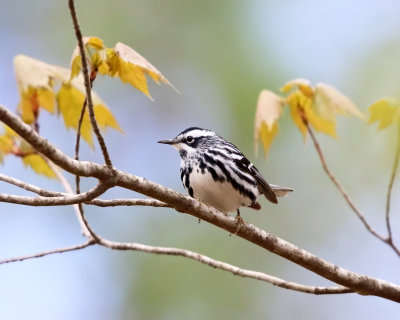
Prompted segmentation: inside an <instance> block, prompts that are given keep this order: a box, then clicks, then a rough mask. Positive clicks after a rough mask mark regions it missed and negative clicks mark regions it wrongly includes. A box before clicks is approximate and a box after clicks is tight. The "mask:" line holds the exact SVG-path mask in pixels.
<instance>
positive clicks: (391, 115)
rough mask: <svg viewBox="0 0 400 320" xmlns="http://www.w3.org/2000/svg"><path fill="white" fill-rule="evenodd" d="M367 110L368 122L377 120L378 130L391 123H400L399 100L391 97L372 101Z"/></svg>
mask: <svg viewBox="0 0 400 320" xmlns="http://www.w3.org/2000/svg"><path fill="white" fill-rule="evenodd" d="M368 111H369V113H370V117H369V120H368V123H369V124H370V123H373V122H378V123H379V124H378V130H382V129H385V128H386V127H388V126H390V125H391V124H392V123H400V102H399V101H397V100H395V99H393V98H385V99H381V100H379V101H377V102H375V103H373V104H372V105H371V106H370V107H369V108H368Z"/></svg>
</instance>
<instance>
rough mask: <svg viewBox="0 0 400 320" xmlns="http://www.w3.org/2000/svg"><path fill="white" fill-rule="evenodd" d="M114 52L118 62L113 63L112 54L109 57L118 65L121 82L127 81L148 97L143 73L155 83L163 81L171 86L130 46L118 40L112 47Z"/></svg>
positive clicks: (113, 57)
mask: <svg viewBox="0 0 400 320" xmlns="http://www.w3.org/2000/svg"><path fill="white" fill-rule="evenodd" d="M114 52H115V54H116V56H117V57H118V58H119V59H118V60H119V61H118V62H119V63H117V64H115V56H113V55H112V58H111V59H114V61H113V62H112V64H113V65H114V66H115V65H117V66H118V67H119V68H118V73H119V76H120V78H121V80H122V81H123V82H128V83H129V84H131V85H132V86H134V87H135V88H137V89H138V90H140V91H142V92H143V93H144V94H146V95H147V96H148V97H150V94H149V92H148V88H147V81H146V77H145V76H144V75H145V74H146V75H148V76H149V77H150V78H151V79H153V81H155V82H156V83H160V82H163V83H165V84H168V85H169V86H171V87H173V86H172V84H171V83H170V82H169V81H168V80H167V79H166V78H165V77H164V76H163V75H162V74H161V72H160V71H158V70H157V69H156V68H155V67H154V66H153V65H152V64H151V63H150V62H148V61H147V60H146V59H145V58H144V57H143V56H141V55H140V54H139V53H138V52H136V51H135V50H133V49H132V48H131V47H128V46H127V45H126V44H123V43H121V42H118V43H117V44H116V45H115V47H114ZM110 69H111V68H110ZM150 98H151V97H150Z"/></svg>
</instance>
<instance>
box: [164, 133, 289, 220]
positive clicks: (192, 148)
mask: <svg viewBox="0 0 400 320" xmlns="http://www.w3.org/2000/svg"><path fill="white" fill-rule="evenodd" d="M158 142H159V143H165V144H170V145H172V146H173V147H174V148H175V149H177V150H178V151H179V155H180V156H181V179H182V183H183V186H184V187H185V189H186V190H187V191H188V192H189V195H190V196H192V197H193V198H195V199H199V200H201V201H203V202H205V203H207V204H209V205H211V206H213V207H215V208H217V209H218V210H220V211H222V212H226V213H228V212H234V211H237V214H238V216H240V212H239V207H241V206H246V207H251V208H253V209H256V210H259V209H261V205H260V203H259V202H257V198H258V196H259V195H261V194H264V196H265V197H266V198H267V199H268V200H269V201H271V202H273V203H278V199H277V196H278V197H282V196H285V195H286V194H287V193H288V192H290V191H293V190H292V189H290V188H285V187H279V186H276V185H272V184H269V183H268V182H267V181H266V180H265V179H264V177H263V176H262V175H261V173H260V172H259V171H258V170H257V168H256V167H255V166H254V165H253V164H252V163H251V162H250V161H249V160H248V159H247V158H246V157H245V156H244V155H243V154H242V153H241V152H240V151H239V149H238V148H236V146H234V145H233V144H232V143H230V142H228V141H226V140H225V139H223V138H221V137H220V136H218V135H217V134H216V133H215V132H214V131H212V130H207V129H201V128H197V127H191V128H188V129H186V130H184V131H182V132H181V133H180V134H178V135H177V136H176V138H174V139H172V140H161V141H158Z"/></svg>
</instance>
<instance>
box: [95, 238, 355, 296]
mask: <svg viewBox="0 0 400 320" xmlns="http://www.w3.org/2000/svg"><path fill="white" fill-rule="evenodd" d="M98 237H99V236H98ZM99 244H100V245H102V246H105V247H107V248H110V249H113V250H133V251H141V252H148V253H154V254H163V255H172V256H181V257H185V258H189V259H193V260H195V261H198V262H200V263H203V264H205V265H208V266H210V267H213V268H216V269H221V270H224V271H228V272H230V273H232V274H234V275H237V276H241V277H245V278H253V279H256V280H261V281H265V282H268V283H271V284H273V285H274V286H278V287H281V288H285V289H290V290H294V291H300V292H304V293H312V294H338V293H352V292H353V291H352V290H351V289H349V288H346V287H342V286H340V287H312V286H306V285H302V284H298V283H295V282H290V281H285V280H282V279H280V278H277V277H274V276H270V275H268V274H265V273H263V272H258V271H253V270H247V269H242V268H239V267H237V266H234V265H231V264H229V263H226V262H222V261H219V260H215V259H212V258H210V257H208V256H205V255H202V254H200V253H197V252H193V251H190V250H185V249H179V248H166V247H156V246H149V245H144V244H140V243H121V242H114V241H109V240H106V239H104V238H101V237H99Z"/></svg>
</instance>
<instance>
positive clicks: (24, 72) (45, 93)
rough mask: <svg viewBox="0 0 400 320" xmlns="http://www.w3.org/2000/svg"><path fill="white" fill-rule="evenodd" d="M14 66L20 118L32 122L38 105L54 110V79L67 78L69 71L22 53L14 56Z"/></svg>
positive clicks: (36, 113)
mask: <svg viewBox="0 0 400 320" xmlns="http://www.w3.org/2000/svg"><path fill="white" fill-rule="evenodd" d="M14 68H15V74H16V78H17V82H18V88H19V91H20V95H21V100H20V102H19V104H18V110H19V112H20V113H21V117H22V120H23V121H24V122H26V123H32V122H34V121H35V118H36V117H37V115H38V112H39V107H42V108H44V109H46V110H47V111H49V112H54V104H55V95H54V92H53V84H54V81H55V80H57V81H65V80H67V77H68V73H69V71H68V70H67V69H65V68H62V67H59V66H54V65H50V64H47V63H44V62H42V61H39V60H36V59H33V58H30V57H27V56H24V55H18V56H16V57H15V58H14Z"/></svg>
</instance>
